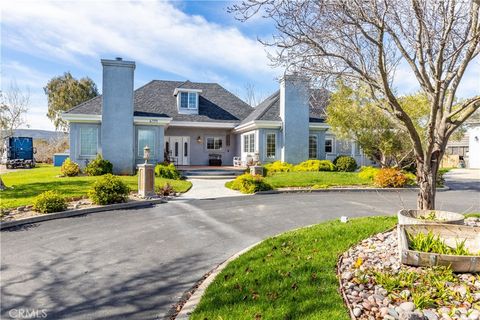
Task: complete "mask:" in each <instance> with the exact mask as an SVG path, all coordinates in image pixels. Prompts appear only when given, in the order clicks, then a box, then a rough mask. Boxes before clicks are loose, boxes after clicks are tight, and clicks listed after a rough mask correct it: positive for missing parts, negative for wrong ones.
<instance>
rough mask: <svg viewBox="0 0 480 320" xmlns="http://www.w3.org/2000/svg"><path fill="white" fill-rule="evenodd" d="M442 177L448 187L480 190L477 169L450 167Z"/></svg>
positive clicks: (479, 174) (479, 175) (479, 177)
mask: <svg viewBox="0 0 480 320" xmlns="http://www.w3.org/2000/svg"><path fill="white" fill-rule="evenodd" d="M444 178H445V184H446V185H447V187H449V188H450V189H453V190H476V191H480V170H479V169H452V170H450V171H449V172H447V173H446V174H445V176H444Z"/></svg>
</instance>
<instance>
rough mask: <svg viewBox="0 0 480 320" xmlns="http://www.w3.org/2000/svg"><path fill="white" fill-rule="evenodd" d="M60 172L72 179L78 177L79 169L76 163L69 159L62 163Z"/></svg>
mask: <svg viewBox="0 0 480 320" xmlns="http://www.w3.org/2000/svg"><path fill="white" fill-rule="evenodd" d="M60 172H61V173H62V175H63V176H66V177H74V176H78V174H79V173H80V167H79V166H78V163H75V162H73V161H72V160H70V158H67V159H66V160H65V161H64V162H63V163H62V167H61V168H60Z"/></svg>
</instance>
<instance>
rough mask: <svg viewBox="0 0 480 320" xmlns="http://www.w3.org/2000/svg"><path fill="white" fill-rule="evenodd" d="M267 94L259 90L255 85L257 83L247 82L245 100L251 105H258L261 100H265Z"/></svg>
mask: <svg viewBox="0 0 480 320" xmlns="http://www.w3.org/2000/svg"><path fill="white" fill-rule="evenodd" d="M265 98H266V95H265V94H263V93H262V92H260V91H258V90H257V88H256V87H255V84H253V83H252V82H247V83H246V84H245V99H244V100H245V102H246V103H248V104H249V105H250V106H251V107H256V106H258V104H259V103H260V102H262V101H263V100H265Z"/></svg>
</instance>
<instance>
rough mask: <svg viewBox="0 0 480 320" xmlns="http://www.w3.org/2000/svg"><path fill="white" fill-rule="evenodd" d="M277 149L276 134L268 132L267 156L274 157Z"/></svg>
mask: <svg viewBox="0 0 480 320" xmlns="http://www.w3.org/2000/svg"><path fill="white" fill-rule="evenodd" d="M275 151H276V134H275V133H267V158H270V159H272V158H273V159H274V158H275V153H276V152H275Z"/></svg>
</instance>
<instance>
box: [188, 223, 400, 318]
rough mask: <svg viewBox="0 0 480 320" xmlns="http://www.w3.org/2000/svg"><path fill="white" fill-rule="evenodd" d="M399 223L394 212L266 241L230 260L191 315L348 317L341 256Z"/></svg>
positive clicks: (325, 224) (324, 225)
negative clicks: (338, 272)
mask: <svg viewBox="0 0 480 320" xmlns="http://www.w3.org/2000/svg"><path fill="white" fill-rule="evenodd" d="M395 223H396V218H394V217H373V218H360V219H353V220H351V221H350V222H348V223H346V224H344V223H340V222H339V221H330V222H326V223H321V224H318V225H316V226H313V227H309V228H304V229H300V230H296V231H290V232H287V233H284V234H282V235H280V236H278V237H273V238H270V239H267V240H265V241H263V242H262V243H261V244H259V245H258V246H256V247H255V248H253V249H252V250H250V251H248V252H246V253H245V254H243V255H241V256H240V257H239V258H238V259H236V260H234V261H232V262H230V263H229V264H228V266H227V267H226V268H225V269H224V270H223V271H222V272H221V273H220V274H219V275H218V276H217V277H216V279H215V280H214V282H213V283H212V284H211V285H210V286H209V287H208V288H207V290H206V292H205V295H204V296H203V297H202V300H201V301H200V304H199V305H198V307H197V308H196V309H195V312H194V313H193V314H192V316H191V318H190V319H202V320H203V319H212V320H213V319H319V320H320V319H321V320H324V319H335V320H342V319H345V320H347V319H349V316H348V313H347V310H346V309H345V306H344V304H343V300H342V298H341V296H340V294H339V292H338V280H337V278H336V273H335V272H336V263H337V259H338V256H339V255H340V254H342V253H343V252H344V251H346V250H347V249H348V248H349V247H351V246H352V245H354V244H355V243H357V242H359V241H360V240H362V239H364V238H367V237H368V236H370V235H372V234H375V233H378V232H382V231H385V230H387V229H389V228H391V227H393V226H394V225H395Z"/></svg>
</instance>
